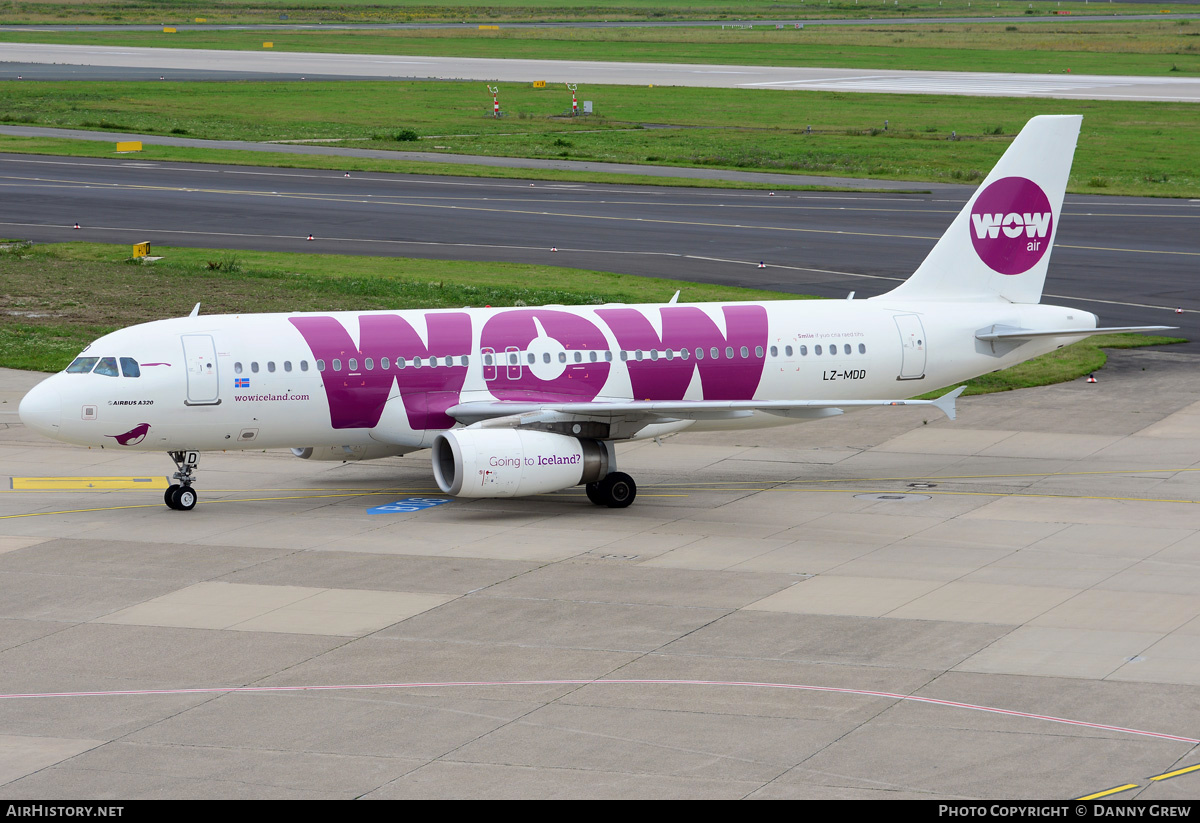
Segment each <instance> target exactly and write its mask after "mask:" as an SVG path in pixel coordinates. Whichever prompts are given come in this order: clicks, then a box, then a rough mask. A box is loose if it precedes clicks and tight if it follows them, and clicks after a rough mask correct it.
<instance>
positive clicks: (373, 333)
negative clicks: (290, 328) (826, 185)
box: [289, 304, 767, 430]
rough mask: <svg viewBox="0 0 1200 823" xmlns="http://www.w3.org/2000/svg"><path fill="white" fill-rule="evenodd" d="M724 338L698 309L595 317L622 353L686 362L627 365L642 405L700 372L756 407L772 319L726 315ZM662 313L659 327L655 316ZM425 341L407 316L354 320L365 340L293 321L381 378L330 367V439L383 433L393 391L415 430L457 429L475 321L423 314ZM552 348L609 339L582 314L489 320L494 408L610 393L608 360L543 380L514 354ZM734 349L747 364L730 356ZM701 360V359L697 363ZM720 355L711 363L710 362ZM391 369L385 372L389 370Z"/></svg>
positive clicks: (313, 342)
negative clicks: (418, 362) (336, 434)
mask: <svg viewBox="0 0 1200 823" xmlns="http://www.w3.org/2000/svg"><path fill="white" fill-rule="evenodd" d="M720 310H721V314H722V320H723V321H724V330H722V329H721V327H720V325H719V324H718V323H717V321H716V320H715V319H714V318H713V317H711V316H710V315H709V314H708V313H707V312H706V311H705V310H703V309H701V308H699V307H697V306H662V307H657V308H655V309H637V308H632V307H630V308H611V309H597V310H596V311H595V317H596V318H597V319H598V320H599V321H601V322H602V323H603V324H604V325H606V326H607V327H608V332H609V333H610V334H611V339H612V340H614V341H615V348H616V349H618V350H621V351H626V352H643V351H645V352H655V353H657V352H659V351H671V352H682V351H683V350H687V351H688V352H689V356H686V357H685V356H679V357H675V356H672V357H670V358H667V357H654V358H650V357H647V358H642V359H638V358H630V359H629V360H628V361H627V362H624V363H623V364H622V365H624V367H625V368H626V369H627V370H628V375H629V381H630V384H631V388H632V396H633V397H634V398H636V399H638V400H681V399H683V397H684V394H685V393H686V392H687V390H688V387H689V386H690V385H691V383H692V379H693V377H694V376H695V375H696V374H699V378H700V387H701V392H702V396H703V399H705V400H749V399H752V398H753V397H754V393H755V391H756V390H757V389H758V384H759V381H760V380H761V378H762V373H763V366H764V364H765V356H764V347H765V346H766V343H767V311H766V309H765V308H764V307H763V306H759V305H747V304H738V305H731V306H722V307H721V309H720ZM651 312H657V314H658V317H657V318H655V319H657V320H658V321H659V323H658V328H661V332H659V331H658V330H657V329H656V324H655V323H654V322H653V321H652V319H651V317H650V316H649V314H650V313H651ZM423 319H424V321H425V326H426V334H425V335H424V336H422V335H421V334H419V333H418V332H417V330H416V329H415V328H414V327H413V325H412V323H411V322H409V320H408V319H406V318H405V317H404V316H403V315H400V314H369V315H362V316H360V318H359V340H358V344H357V345H355V342H354V339H353V338H352V337H351V335H350V333H349V332H348V331H347V329H346V328H345V326H343V325H342V323H341V321H339V320H338V319H337V318H334V317H329V316H316V317H313V316H308V317H293V318H289V320H290V321H291V323H292V325H294V326H295V327H296V329H297V330H298V331H299V332H300V334H301V335H303V337H304V340H305V342H306V343H307V344H308V346H309V348H310V349H311V350H312V353H313V357H315V358H317V359H318V360H324V361H325V362H327V363H332V362H333V361H334V360H337V361H339V362H348V361H349V360H350V359H352V358H353V359H356V360H357V359H362V360H364V361H365V360H366V359H368V358H370V359H371V360H372V362H373V364H374V363H378V364H380V367H379V368H373V369H368V370H364V371H356V372H352V373H350V372H342V371H336V370H332V369H327V370H326V371H324V372H323V373H322V375H321V378H322V381H323V383H324V387H325V392H326V397H327V400H328V404H329V416H330V423H331V425H332V427H333V428H335V429H349V428H372V427H374V426H375V425H377V424H378V423H379V419H380V416H381V414H382V412H383V407H384V404H385V403H386V402H387V400H388V396H389V394H390V392H391V389H392V385H393V382H395V383H396V385H398V387H399V391H400V395H401V401H402V402H403V404H404V410H405V413H406V415H407V418H408V423H409V425H410V426H411V427H412V428H413V429H414V430H424V429H448V428H450V427H451V426H453V425H454V420H453V419H451V418H450V417H449V416H448V415H447V414H446V410H447V409H449V408H450V407H451V406H454V405H456V404H457V403H458V402H459V397H460V395H461V393H462V390H463V385H464V383H465V382H466V378H467V368H468V367H467V366H466V365H463V361H462V356H463V355H467V354H469V353H470V352H471V347H472V341H473V328H472V317H471V315H470V314H468V313H467V312H461V311H445V312H426V313H425V314H424V315H423ZM547 342H549V343H553V344H554V345H555V346H558V347H561V348H562V349H563V350H565V351H568V352H571V351H574V352H583V351H588V352H599V351H605V350H610V349H612V348H613V344H612V343H610V338H609V336H608V335H606V334H605V333H604V330H602V329H601V327H600V326H599V325H598V324H597V323H596V322H594V321H593V320H592V318H590V317H588V316H587V315H585V314H583V313H576V312H572V311H564V310H561V309H550V308H538V309H512V310H506V311H499V312H496V313H494V314H492V315H490V316H489V317H487V319H486V320H485V321H484V324H483V328H482V329H481V331H480V347H481V349H482V350H483V351H491V352H494V353H495V354H494V355H493V357H494V358H495V361H494V362H493V363H492V364H491V365H487V364H485V365H484V367H483V372H484V379H485V383H486V386H487V389H488V391H489V392H491V394H492V395H493V396H494V397H495V398H496V399H497V400H514V401H540V402H587V401H590V400H594V399H595V398H596V397H597V396H599V395H600V394H601V393H602V392H603V390H604V387H605V385H606V384H607V382H608V381H609V378H610V376H611V373H612V371H613V369H614V368H615V367H616V366H617V364H616V363H613V362H609V361H608V360H607V358H605V359H599V360H597V361H592V360H591V359H590V358H587V359H586V360H584V361H583V362H574V358H571V359H570V360H568V362H567V363H566V364H565V365H563V367H562V368H561V370H559V372H558V373H557V374H555V375H554V376H552V377H546V376H541V375H539V374H538V373H536V371H535V370H534V369H533V368H530V367H529V365H530V364H529V363H528V362H521V358H518V357H515V356H514V353H515V352H528V351H530V350H531V348H533V347H535V346H536V345H539V344H545V343H547ZM730 350H732V351H735V352H738V353H739V354H740V356H739V357H737V358H734V357H730V356H729V354H728V352H729V351H730ZM693 351H699V352H700V353H701V354H703V355H704V356H703V357H701V356H698V355H692V354H691V352H693ZM714 351H715V352H716V356H714V355H713V352H714ZM397 357H404V358H409V359H416V358H421V359H422V360H425V361H428V359H429V358H437V359H438V360H439V361H440V360H442V359H444V358H450V360H448V361H447V364H446V365H441V364H439V365H438V366H437V368H403V369H402V368H400V367H399V366H398V364H397V363H396V361H395V358H397ZM385 362H386V363H388V367H386V368H384V367H383V366H382V364H383V363H385Z"/></svg>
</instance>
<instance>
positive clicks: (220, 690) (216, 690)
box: [0, 680, 1200, 744]
mask: <svg viewBox="0 0 1200 823" xmlns="http://www.w3.org/2000/svg"><path fill="white" fill-rule="evenodd" d="M606 684H610V685H627V686H734V687H741V688H755V689H794V690H798V691H809V692H830V693H834V694H854V695H861V696H863V697H883V698H888V699H890V700H908V701H911V702H915V703H927V704H929V705H933V706H947V707H950V708H955V709H968V710H970V711H976V712H988V713H989V714H999V715H1005V716H1007V717H1024V718H1027V719H1030V720H1044V721H1046V722H1049V723H1063V724H1066V725H1068V726H1080V727H1082V728H1088V729H1097V730H1100V731H1106V732H1119V733H1121V734H1134V735H1139V736H1141V737H1153V738H1157V739H1159V740H1174V741H1178V742H1181V743H1193V744H1200V739H1197V738H1194V737H1182V736H1180V735H1174V734H1162V733H1161V732H1148V731H1143V730H1141V729H1128V728H1125V727H1124V726H1110V725H1107V724H1105V723H1089V722H1087V721H1085V720H1071V719H1069V718H1066V717H1054V716H1053V715H1048V714H1033V713H1031V712H1018V711H1013V710H1012V709H998V708H995V707H993V706H978V705H975V704H973V703H960V702H958V701H955V700H939V699H937V698H933V697H918V696H916V695H911V694H895V693H893V692H878V691H870V690H867V689H839V688H835V687H833V686H805V685H802V684H798V683H752V682H750V683H747V682H739V681H725V680H477V681H470V680H469V681H461V682H448V683H362V684H354V685H333V686H225V687H221V686H216V687H210V688H199V689H131V690H126V691H107V692H41V693H32V694H0V700H21V699H32V698H48V697H121V696H130V695H136V696H148V695H183V694H252V693H264V692H319V691H352V690H360V689H432V688H458V687H473V686H603V685H606Z"/></svg>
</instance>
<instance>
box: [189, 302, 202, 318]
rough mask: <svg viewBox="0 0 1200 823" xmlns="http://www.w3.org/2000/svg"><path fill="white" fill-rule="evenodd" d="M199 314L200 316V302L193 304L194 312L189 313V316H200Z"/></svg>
mask: <svg viewBox="0 0 1200 823" xmlns="http://www.w3.org/2000/svg"><path fill="white" fill-rule="evenodd" d="M199 316H200V304H199V303H197V304H196V305H194V306H192V313H191V314H189V315H188V317H199Z"/></svg>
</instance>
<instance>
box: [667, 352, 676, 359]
mask: <svg viewBox="0 0 1200 823" xmlns="http://www.w3.org/2000/svg"><path fill="white" fill-rule="evenodd" d="M666 354H667V359H668V360H674V359H675V350H674V349H667V352H666Z"/></svg>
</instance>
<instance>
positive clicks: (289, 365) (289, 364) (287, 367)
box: [283, 360, 292, 371]
mask: <svg viewBox="0 0 1200 823" xmlns="http://www.w3.org/2000/svg"><path fill="white" fill-rule="evenodd" d="M283 370H284V371H291V370H292V361H291V360H284V361H283Z"/></svg>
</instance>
